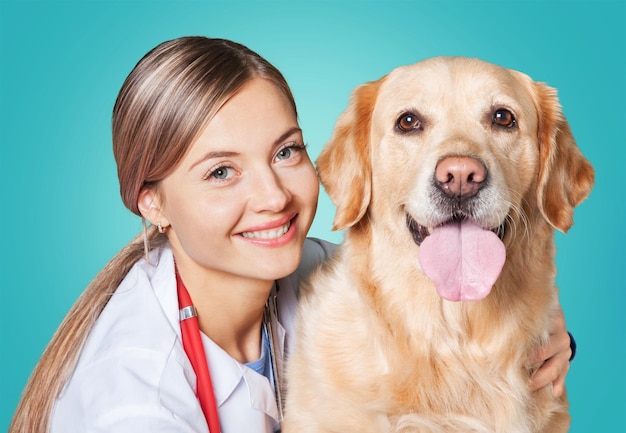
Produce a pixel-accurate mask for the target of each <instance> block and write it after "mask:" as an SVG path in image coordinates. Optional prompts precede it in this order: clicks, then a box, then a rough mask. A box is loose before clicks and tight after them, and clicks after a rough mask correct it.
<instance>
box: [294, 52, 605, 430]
mask: <svg viewBox="0 0 626 433" xmlns="http://www.w3.org/2000/svg"><path fill="white" fill-rule="evenodd" d="M317 167H318V170H319V175H320V178H321V181H322V183H323V185H324V187H325V188H326V191H327V192H328V194H329V195H330V197H331V199H332V200H333V202H334V203H335V205H336V206H337V211H336V215H335V220H334V228H335V229H345V240H344V242H343V243H342V245H341V246H340V248H339V250H338V252H337V253H336V255H335V257H334V259H333V260H331V262H329V263H327V264H325V265H323V266H322V267H321V268H320V269H319V270H318V271H316V273H315V274H314V275H313V276H312V279H311V281H310V285H308V286H306V287H304V288H303V289H302V292H301V295H300V296H301V298H300V306H299V311H298V320H297V323H296V326H297V328H296V329H297V332H298V337H297V340H296V344H295V348H294V350H293V351H292V353H291V355H290V358H289V360H288V371H287V390H288V392H287V401H286V415H285V422H284V426H283V433H309V432H358V433H367V432H377V433H379V432H385V433H386V432H420V433H423V432H428V433H434V432H437V433H439V432H442V433H443V432H445V433H455V432H464V433H466V432H491V433H492V432H500V433H530V432H549V433H557V432H565V431H567V430H568V429H569V424H570V416H569V413H568V403H567V400H566V397H565V396H562V397H561V398H558V399H555V398H554V397H553V396H552V394H551V389H548V387H546V388H544V389H542V390H540V391H537V392H531V391H530V390H529V387H528V379H529V377H530V376H531V374H532V373H533V368H532V367H530V366H528V365H527V357H528V355H529V354H530V353H532V352H533V351H534V350H535V349H537V348H538V346H539V345H541V344H543V343H545V342H546V341H547V338H548V330H549V325H550V320H551V317H552V314H553V311H554V307H555V305H556V304H557V302H558V300H557V298H558V293H557V289H556V288H555V285H554V278H555V273H556V270H555V264H554V256H555V246H554V229H558V230H560V231H562V232H566V231H567V230H568V229H569V228H570V227H571V226H572V224H573V220H572V215H573V210H574V207H575V206H577V205H578V204H579V203H580V202H581V201H582V200H583V199H584V198H585V197H586V196H587V195H588V194H589V192H590V190H591V187H592V185H593V179H594V172H593V168H592V167H591V165H590V164H589V162H588V161H587V160H586V159H585V158H584V157H583V156H582V154H581V152H580V150H579V149H578V147H577V146H576V143H575V141H574V138H573V136H572V133H571V131H570V127H569V125H568V122H567V121H566V119H565V118H564V116H563V113H562V110H561V107H560V104H559V101H558V98H557V94H556V91H555V90H554V89H553V88H551V87H548V86H547V85H545V84H543V83H538V82H534V81H533V80H532V79H531V78H529V77H528V76H527V75H525V74H523V73H520V72H517V71H513V70H509V69H505V68H502V67H499V66H496V65H493V64H489V63H485V62H483V61H480V60H477V59H467V58H460V57H450V58H448V57H441V58H433V59H429V60H425V61H423V62H420V63H417V64H414V65H410V66H404V67H400V68H398V69H395V70H394V71H392V72H391V73H389V74H388V75H386V76H385V77H383V78H381V79H380V80H378V81H374V82H371V83H367V84H364V85H362V86H360V87H358V88H357V89H356V90H355V91H354V92H353V94H352V98H351V101H350V104H349V106H348V108H347V109H346V110H345V111H344V113H343V114H342V115H341V116H340V118H339V120H338V121H337V125H336V127H335V130H334V132H333V136H332V137H331V139H330V142H329V143H328V144H327V145H326V147H325V148H324V149H323V151H322V153H321V155H320V156H319V159H318V161H317Z"/></svg>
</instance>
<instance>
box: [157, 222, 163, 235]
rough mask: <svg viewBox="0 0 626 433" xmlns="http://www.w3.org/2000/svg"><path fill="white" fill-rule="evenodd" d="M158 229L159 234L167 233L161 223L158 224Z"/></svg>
mask: <svg viewBox="0 0 626 433" xmlns="http://www.w3.org/2000/svg"><path fill="white" fill-rule="evenodd" d="M157 229H158V230H159V233H165V230H163V227H162V226H161V223H157Z"/></svg>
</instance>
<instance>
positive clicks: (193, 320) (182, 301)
mask: <svg viewBox="0 0 626 433" xmlns="http://www.w3.org/2000/svg"><path fill="white" fill-rule="evenodd" d="M176 290H177V292H178V305H179V308H180V330H181V334H182V338H183V347H184V348H185V353H186V354H187V357H188V358H189V361H191V365H192V367H193V370H194V371H195V373H196V378H197V382H196V389H197V392H196V394H197V396H198V400H199V401H200V407H201V408H202V412H203V413H204V417H205V418H206V421H207V424H208V426H209V432H210V433H219V431H220V421H219V418H218V415H217V403H216V402H215V394H214V392H213V382H212V381H211V373H210V372H209V364H208V363H207V359H206V355H205V353H204V346H203V344H202V337H201V336H200V326H199V325H198V315H197V313H196V309H195V307H194V306H193V304H192V302H191V297H190V296H189V292H187V288H186V287H185V285H184V284H183V281H182V280H181V278H180V276H179V275H178V272H176Z"/></svg>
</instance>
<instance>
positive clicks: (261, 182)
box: [251, 170, 291, 212]
mask: <svg viewBox="0 0 626 433" xmlns="http://www.w3.org/2000/svg"><path fill="white" fill-rule="evenodd" d="M253 184H254V186H253V190H252V199H251V205H252V208H253V210H254V211H255V212H264V211H271V212H280V211H282V210H284V209H285V207H286V206H287V204H288V203H289V202H290V201H291V192H290V191H289V189H288V188H287V187H286V185H285V183H284V182H283V180H282V179H281V178H280V177H279V176H278V175H277V174H276V173H275V172H274V171H273V170H268V171H266V172H264V173H262V174H261V175H260V176H258V177H257V178H256V179H255V180H254V181H253Z"/></svg>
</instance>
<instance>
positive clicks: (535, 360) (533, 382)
mask: <svg viewBox="0 0 626 433" xmlns="http://www.w3.org/2000/svg"><path fill="white" fill-rule="evenodd" d="M571 356H572V349H571V348H570V336H569V334H568V333H567V327H566V326H565V316H564V315H563V310H562V309H561V306H560V305H559V308H558V310H557V311H555V313H554V316H553V317H552V327H551V330H550V338H549V340H548V342H547V343H546V344H545V345H544V346H542V347H540V348H539V349H538V350H537V351H536V352H535V353H533V354H532V356H531V357H530V358H529V363H530V365H538V366H540V367H539V369H538V370H537V371H535V373H534V374H533V375H532V377H531V378H530V383H529V386H530V389H531V390H532V391H536V390H538V389H541V388H543V387H544V386H546V385H549V384H550V383H552V395H553V396H554V397H555V398H557V397H560V396H561V394H562V393H563V390H564V389H565V376H566V375H567V372H568V370H569V365H570V357H571Z"/></svg>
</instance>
